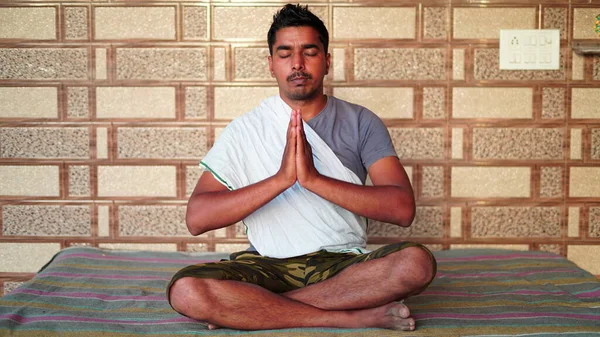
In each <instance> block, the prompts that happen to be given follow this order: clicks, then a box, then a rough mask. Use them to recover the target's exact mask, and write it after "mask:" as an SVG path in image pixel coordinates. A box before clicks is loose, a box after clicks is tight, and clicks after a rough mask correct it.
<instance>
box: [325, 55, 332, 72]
mask: <svg viewBox="0 0 600 337" xmlns="http://www.w3.org/2000/svg"><path fill="white" fill-rule="evenodd" d="M330 65H331V54H330V53H327V56H325V75H328V74H329V66H330Z"/></svg>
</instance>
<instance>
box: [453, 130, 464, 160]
mask: <svg viewBox="0 0 600 337" xmlns="http://www.w3.org/2000/svg"><path fill="white" fill-rule="evenodd" d="M463 146H464V145H463V129H462V128H452V159H463Z"/></svg>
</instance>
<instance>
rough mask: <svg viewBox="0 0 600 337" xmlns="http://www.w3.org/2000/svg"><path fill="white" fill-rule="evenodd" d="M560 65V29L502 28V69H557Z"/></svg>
mask: <svg viewBox="0 0 600 337" xmlns="http://www.w3.org/2000/svg"><path fill="white" fill-rule="evenodd" d="M559 66H560V31H559V30H558V29H525V30H521V29H501V30H500V69H507V70H510V69H513V70H514V69H521V70H538V69H550V70H556V69H558V68H559Z"/></svg>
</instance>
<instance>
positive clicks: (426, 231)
mask: <svg viewBox="0 0 600 337" xmlns="http://www.w3.org/2000/svg"><path fill="white" fill-rule="evenodd" d="M368 235H369V237H423V238H441V237H443V236H444V216H443V209H442V208H441V207H433V206H419V207H417V213H416V215H415V220H414V221H413V223H412V225H410V227H401V226H398V225H392V224H388V223H384V222H379V221H371V222H370V224H369V228H368Z"/></svg>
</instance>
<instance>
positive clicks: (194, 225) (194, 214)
mask: <svg viewBox="0 0 600 337" xmlns="http://www.w3.org/2000/svg"><path fill="white" fill-rule="evenodd" d="M201 218H202V217H201V216H200V214H198V211H197V210H192V209H191V208H190V207H189V206H188V208H187V211H186V213H185V224H186V226H187V229H188V231H189V232H190V234H192V235H193V236H198V235H200V234H202V233H204V232H206V230H204V226H203V225H202V220H201Z"/></svg>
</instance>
